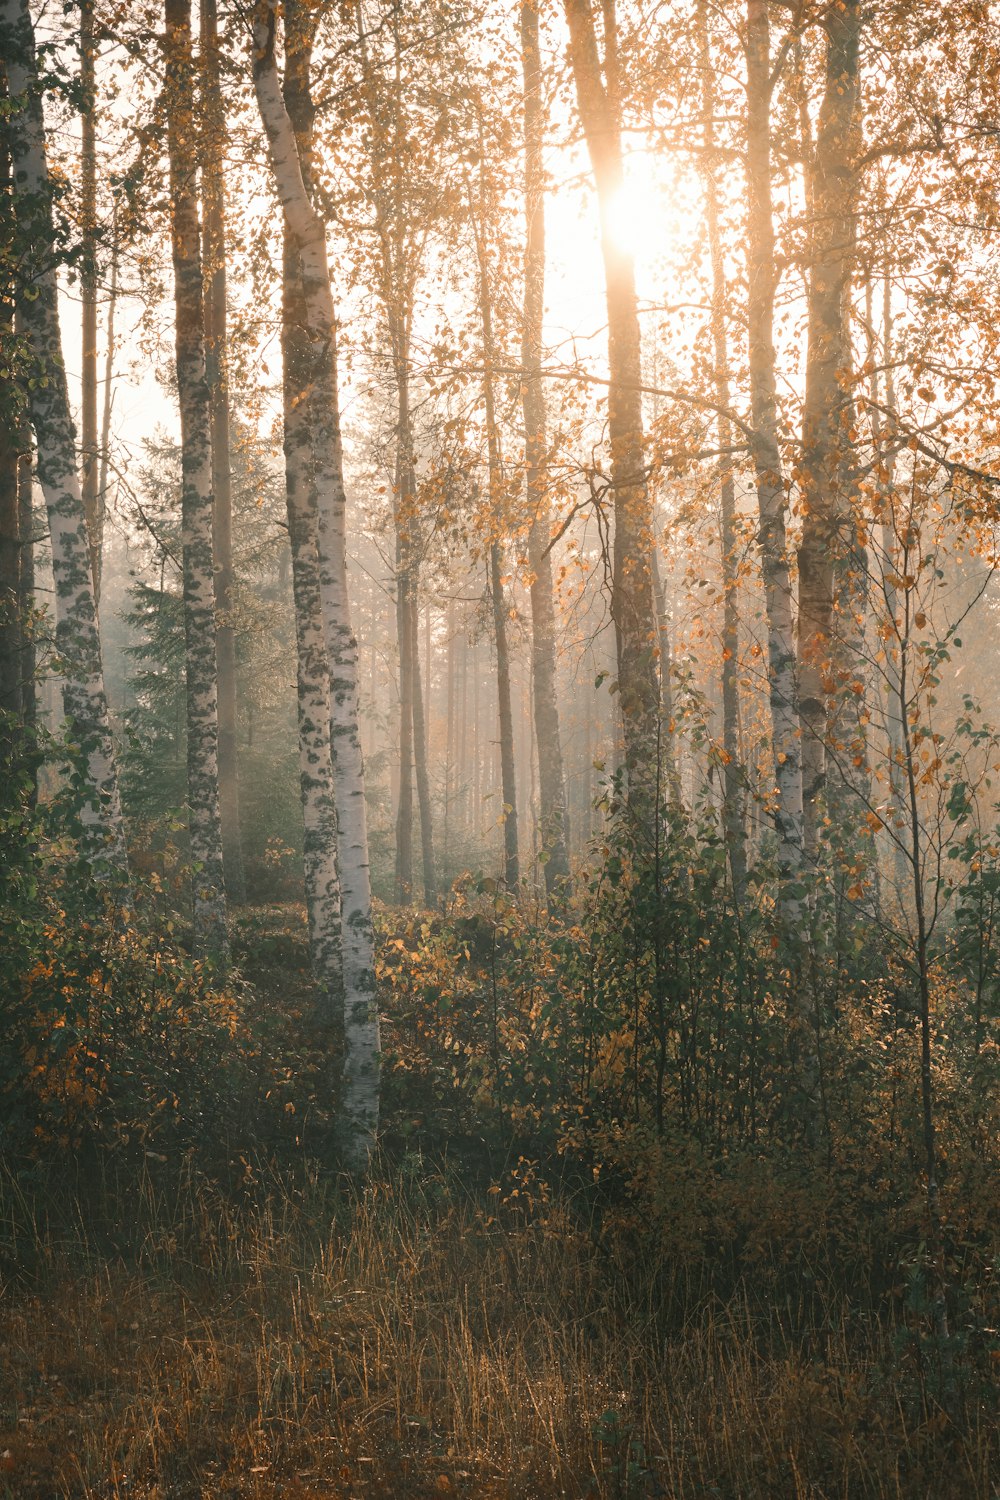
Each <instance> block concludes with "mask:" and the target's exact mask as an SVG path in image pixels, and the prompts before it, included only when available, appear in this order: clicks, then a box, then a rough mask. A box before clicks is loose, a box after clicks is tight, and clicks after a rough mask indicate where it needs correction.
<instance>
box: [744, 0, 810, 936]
mask: <svg viewBox="0 0 1000 1500" xmlns="http://www.w3.org/2000/svg"><path fill="white" fill-rule="evenodd" d="M746 47H747V157H746V168H747V334H748V340H749V353H750V410H751V419H752V427H753V432H752V438H751V444H750V447H751V457H752V460H753V467H754V475H755V478H756V485H757V507H758V513H759V517H760V531H759V539H760V559H761V572H762V574H763V579H764V598H765V607H766V612H767V664H768V696H769V699H770V709H771V740H772V747H773V753H774V765H775V786H776V792H775V807H774V822H775V828H776V831H777V835H778V864H779V869H780V874H781V877H782V879H781V890H780V892H779V905H780V910H781V916H782V921H783V924H784V927H785V930H786V932H788V933H789V934H791V935H792V936H795V935H796V934H798V933H799V932H800V929H801V923H802V916H803V909H804V908H803V891H802V886H801V880H802V875H803V864H802V756H801V744H800V739H799V716H798V690H797V684H796V676H795V630H794V619H793V606H792V577H791V567H790V560H789V555H788V538H787V532H786V525H785V478H784V472H783V468H782V462H781V450H780V447H779V441H778V387H777V376H776V373H775V352H774V297H775V286H776V271H775V256H774V215H773V208H772V193H771V94H772V91H773V87H774V80H773V78H772V74H771V32H770V24H769V20H768V12H767V0H747V28H746Z"/></svg>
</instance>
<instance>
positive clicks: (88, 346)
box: [80, 0, 104, 606]
mask: <svg viewBox="0 0 1000 1500" xmlns="http://www.w3.org/2000/svg"><path fill="white" fill-rule="evenodd" d="M94 48H95V42H94V0H80V83H81V84H82V86H83V108H82V113H81V116H80V227H81V230H82V237H83V259H82V261H81V263H80V314H81V335H82V338H81V350H80V359H81V380H80V397H81V400H80V429H81V430H80V437H81V470H82V479H81V485H82V490H83V508H84V511H85V513H86V516H87V535H88V537H89V540H90V568H91V573H92V575H93V580H94V604H95V605H96V606H99V605H100V602H101V559H102V553H103V549H104V512H103V508H102V506H101V495H100V491H99V488H98V477H99V476H98V452H97V97H96V94H97V86H96V85H97V80H96V75H95V68H94Z"/></svg>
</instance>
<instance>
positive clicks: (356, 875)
mask: <svg viewBox="0 0 1000 1500" xmlns="http://www.w3.org/2000/svg"><path fill="white" fill-rule="evenodd" d="M277 20H278V9H277V4H276V0H258V3H257V5H256V7H255V10H254V19H253V49H254V53H253V56H254V87H255V91H256V95H257V104H258V108H259V111H260V117H261V121H262V123H263V126H264V131H265V134H266V136H267V141H268V149H269V154H270V159H271V166H272V169H273V171H274V178H275V183H276V186H277V191H278V197H279V200H280V203H281V206H282V209H283V211H284V214H285V218H286V220H287V223H288V227H289V230H290V232H291V234H292V235H293V237H294V239H295V243H296V246H297V249H298V254H299V263H300V266H301V276H302V289H303V301H304V311H305V317H306V330H307V332H308V335H309V340H310V345H311V350H310V352H311V355H312V359H311V376H312V383H313V385H314V389H315V398H314V401H313V403H312V406H311V416H312V461H313V476H314V483H315V487H316V499H317V506H318V512H319V558H320V588H321V596H322V601H323V618H324V628H325V632H326V641H327V650H328V652H329V656H330V674H331V682H330V686H331V697H332V704H331V713H332V725H333V754H334V767H335V772H336V789H337V821H338V827H339V835H340V837H339V853H340V872H341V890H342V898H343V928H344V1029H345V1043H346V1045H345V1055H344V1080H343V1082H344V1087H343V1095H342V1100H341V1124H342V1143H343V1150H344V1155H345V1159H346V1160H347V1161H348V1162H349V1163H350V1164H351V1165H352V1166H354V1167H357V1168H363V1167H364V1166H365V1165H366V1164H367V1161H368V1159H369V1157H370V1154H371V1151H372V1147H373V1144H374V1139H375V1132H376V1130H377V1128H378V1110H379V1058H380V1052H379V1024H378V1011H377V1008H376V1004H375V973H374V966H373V951H372V950H373V933H372V914H371V882H370V873H369V863H368V829H367V817H366V810H365V777H364V763H363V758H362V753H361V735H360V729H359V722H358V647H357V641H356V640H355V637H354V632H353V630H352V628H351V617H350V606H349V600H348V593H347V516H346V509H347V496H346V492H345V488H344V473H343V449H342V441H341V432H340V404H339V394H338V389H337V344H336V316H335V313H334V303H333V294H332V292H331V288H330V271H329V265H328V261H327V249H326V227H325V224H324V222H323V219H322V217H321V216H320V214H319V213H318V212H317V211H316V209H315V207H314V206H313V203H312V200H311V198H310V195H309V192H308V189H307V187H306V183H305V180H304V178H303V173H302V164H301V162H300V159H299V153H298V146H297V142H296V139H295V133H294V130H293V128H292V124H291V121H290V120H289V117H288V111H287V109H286V108H285V103H284V99H283V97H282V93H281V85H280V82H279V79H278V70H277V64H276V61H275V55H274V45H275V32H276V28H277Z"/></svg>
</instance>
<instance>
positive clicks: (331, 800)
mask: <svg viewBox="0 0 1000 1500" xmlns="http://www.w3.org/2000/svg"><path fill="white" fill-rule="evenodd" d="M318 21H319V12H318V11H316V10H313V9H311V8H310V7H307V6H302V5H299V4H296V3H295V0H291V3H286V5H285V74H284V78H283V80H282V94H283V98H284V102H285V108H286V110H287V112H288V117H289V120H290V122H291V124H292V127H293V129H294V132H295V139H296V146H297V150H298V157H299V162H300V163H301V168H302V172H303V176H304V181H305V184H306V186H307V187H309V186H310V184H311V164H312V138H313V110H312V100H311V98H310V93H309V73H310V62H311V57H312V46H313V40H314V37H315V31H316V25H317V23H318ZM281 354H282V372H283V373H282V397H283V405H282V418H283V429H284V453H285V504H286V510H287V515H288V539H289V543H290V545H291V552H292V590H293V595H294V599H295V647H296V686H297V700H298V735H299V790H300V795H301V799H302V824H303V861H304V866H305V889H306V909H307V912H308V917H309V938H310V954H311V959H312V968H313V973H314V975H315V977H316V979H317V981H318V982H319V984H320V986H321V989H322V993H323V1000H324V1004H325V1005H326V1006H328V1008H329V1011H330V1013H331V1014H332V1013H333V1011H334V1008H335V1007H336V1006H339V1007H341V1008H342V1007H343V999H344V993H343V991H344V954H343V946H342V933H341V893H340V874H339V870H338V866H337V806H336V797H335V789H334V781H333V758H332V747H331V739H330V725H331V714H330V664H329V660H328V658H327V653H326V640H325V637H324V633H323V608H322V602H321V598H320V565H319V526H318V519H317V513H316V488H315V483H314V477H313V458H312V443H311V433H312V424H313V415H312V407H313V402H314V400H315V391H314V389H313V383H312V355H311V347H310V337H309V326H308V313H307V309H306V306H305V300H304V293H303V284H302V267H301V262H300V259H299V250H298V244H297V241H296V239H295V236H294V235H293V233H292V231H291V228H290V226H289V223H288V220H287V218H286V219H285V220H284V222H283V225H282V284H281Z"/></svg>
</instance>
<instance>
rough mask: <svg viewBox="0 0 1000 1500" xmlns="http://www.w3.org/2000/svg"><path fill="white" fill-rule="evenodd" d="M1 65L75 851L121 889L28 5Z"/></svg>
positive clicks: (118, 833)
mask: <svg viewBox="0 0 1000 1500" xmlns="http://www.w3.org/2000/svg"><path fill="white" fill-rule="evenodd" d="M0 56H2V57H3V58H4V62H5V66H6V72H7V86H8V92H9V95H10V100H11V105H12V111H11V116H10V127H11V135H10V151H11V164H12V172H13V178H14V182H15V184H16V191H15V198H14V212H15V215H16V220H17V228H18V236H19V243H20V245H21V246H22V247H23V251H24V255H23V258H22V261H21V285H22V287H23V288H24V291H23V292H22V294H21V295H20V296H19V298H18V322H19V326H20V327H21V328H22V329H23V332H24V336H25V339H26V342H27V345H28V351H29V356H30V359H31V361H32V364H33V366H34V369H33V376H34V378H33V379H32V380H31V381H29V383H28V384H29V396H28V404H29V412H30V416H31V422H32V425H33V427H34V429H35V437H36V440H37V445H38V478H39V482H40V484H41V487H42V492H43V494H44V496H45V505H46V511H47V514H48V522H49V534H50V538H51V546H52V569H53V573H54V576H55V602H56V641H57V645H58V649H59V654H60V656H61V658H62V661H63V663H64V676H63V707H64V709H65V713H66V718H67V720H68V723H69V728H70V732H71V734H72V736H73V739H74V742H75V743H76V744H77V745H78V746H79V754H80V758H81V765H82V769H83V792H82V796H81V801H80V824H81V834H82V846H83V852H84V854H85V856H86V858H87V859H88V861H89V862H90V864H91V866H92V867H93V868H94V869H95V871H97V872H99V873H105V874H108V875H110V876H111V877H113V878H114V879H116V880H117V881H119V882H124V881H125V880H126V879H127V859H126V852H125V830H124V824H123V822H122V815H121V800H120V795H119V787H118V772H117V766H116V762H115V751H114V743H113V740H112V735H111V724H110V720H109V716H108V701H107V696H106V693H105V690H104V670H103V664H102V661H101V642H100V636H99V634H98V629H97V609H96V605H95V601H94V586H93V578H92V576H91V571H90V550H89V545H88V539H87V523H86V516H85V513H84V508H83V496H82V493H81V489H80V476H79V473H78V471H77V466H76V440H75V434H74V429H73V419H72V415H71V413H70V405H69V392H68V388H67V382H66V368H65V365H64V363H63V357H62V339H61V334H60V327H59V301H58V288H57V282H56V265H57V254H56V243H57V242H56V233H55V226H54V219H53V207H52V196H53V185H52V182H51V179H50V176H49V170H48V163H47V159H46V142H45V122H44V115H43V110H42V80H41V78H40V76H39V66H38V57H37V53H36V50H35V37H34V29H33V27H32V22H31V15H30V12H29V9H28V4H27V0H2V3H0ZM29 292H30V295H28V294H27V293H29ZM22 514H23V507H22Z"/></svg>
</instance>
